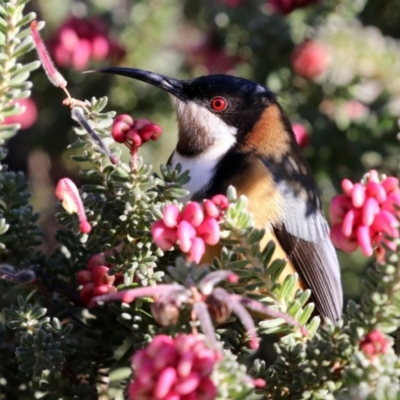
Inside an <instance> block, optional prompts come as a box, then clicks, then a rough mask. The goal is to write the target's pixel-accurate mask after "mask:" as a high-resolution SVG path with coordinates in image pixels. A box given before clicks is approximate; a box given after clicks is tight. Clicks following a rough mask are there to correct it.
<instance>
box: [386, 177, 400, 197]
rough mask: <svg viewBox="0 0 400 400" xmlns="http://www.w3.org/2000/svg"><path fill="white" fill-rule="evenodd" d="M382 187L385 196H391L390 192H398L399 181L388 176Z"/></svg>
mask: <svg viewBox="0 0 400 400" xmlns="http://www.w3.org/2000/svg"><path fill="white" fill-rule="evenodd" d="M382 186H383V188H384V189H385V190H386V193H387V194H391V193H392V192H394V191H398V190H399V180H398V179H397V178H395V177H394V176H388V177H387V178H386V179H385V180H384V181H383V182H382Z"/></svg>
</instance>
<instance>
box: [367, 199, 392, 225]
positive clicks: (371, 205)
mask: <svg viewBox="0 0 400 400" xmlns="http://www.w3.org/2000/svg"><path fill="white" fill-rule="evenodd" d="M385 196H386V194H385ZM379 211H380V207H379V204H378V202H377V201H376V200H375V199H374V198H373V197H369V198H368V199H367V200H366V201H365V203H364V206H363V211H362V224H363V225H366V226H371V225H372V223H373V222H374V219H375V216H376V215H377V214H378V213H379Z"/></svg>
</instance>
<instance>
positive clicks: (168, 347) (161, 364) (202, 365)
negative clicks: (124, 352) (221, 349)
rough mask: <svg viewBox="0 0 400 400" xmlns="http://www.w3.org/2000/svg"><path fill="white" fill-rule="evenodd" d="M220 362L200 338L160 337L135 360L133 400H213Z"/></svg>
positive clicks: (155, 338)
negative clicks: (217, 368) (217, 362)
mask: <svg viewBox="0 0 400 400" xmlns="http://www.w3.org/2000/svg"><path fill="white" fill-rule="evenodd" d="M219 359H220V355H219V354H218V353H215V352H213V351H212V350H210V349H208V348H207V347H206V345H205V343H204V341H203V340H202V339H201V338H200V337H199V336H197V335H183V334H180V335H178V336H176V337H175V338H171V337H169V336H166V335H158V336H156V337H154V339H153V341H152V342H151V343H150V344H149V345H148V346H147V347H146V348H145V349H142V350H139V351H137V352H136V353H135V355H134V356H133V358H132V369H133V371H134V373H135V376H136V377H135V380H134V381H133V382H132V383H131V384H130V385H129V388H128V393H129V398H130V399H132V400H133V399H135V400H147V399H155V400H164V399H165V400H166V399H170V400H172V399H174V400H181V399H182V400H190V399H199V400H213V399H215V398H216V396H217V388H216V386H215V384H214V383H213V381H212V380H211V377H210V376H211V373H212V372H213V369H214V365H215V363H216V361H219Z"/></svg>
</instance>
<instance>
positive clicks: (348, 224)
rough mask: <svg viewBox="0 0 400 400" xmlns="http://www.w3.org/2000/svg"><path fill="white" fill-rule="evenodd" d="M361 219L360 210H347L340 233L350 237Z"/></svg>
mask: <svg viewBox="0 0 400 400" xmlns="http://www.w3.org/2000/svg"><path fill="white" fill-rule="evenodd" d="M360 219H361V212H360V210H355V209H352V210H349V211H347V213H346V215H345V217H344V219H343V223H342V232H343V235H344V236H350V235H351V234H352V233H353V230H354V227H355V225H358V224H359V222H360Z"/></svg>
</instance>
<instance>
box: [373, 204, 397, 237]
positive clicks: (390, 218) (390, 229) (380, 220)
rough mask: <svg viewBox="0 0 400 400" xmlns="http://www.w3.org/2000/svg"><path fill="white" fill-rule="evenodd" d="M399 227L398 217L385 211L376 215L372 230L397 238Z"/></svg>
mask: <svg viewBox="0 0 400 400" xmlns="http://www.w3.org/2000/svg"><path fill="white" fill-rule="evenodd" d="M397 225H398V222H397V219H396V217H395V216H394V215H393V214H392V213H390V212H389V211H386V210H383V211H381V212H380V213H379V214H377V215H376V217H375V219H374V222H373V224H372V228H373V229H374V230H375V231H377V232H384V233H387V234H388V235H390V236H393V237H396V236H397V235H398V231H397V229H396V227H397Z"/></svg>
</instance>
